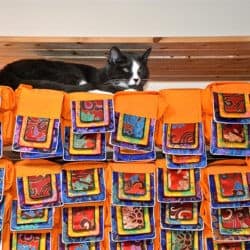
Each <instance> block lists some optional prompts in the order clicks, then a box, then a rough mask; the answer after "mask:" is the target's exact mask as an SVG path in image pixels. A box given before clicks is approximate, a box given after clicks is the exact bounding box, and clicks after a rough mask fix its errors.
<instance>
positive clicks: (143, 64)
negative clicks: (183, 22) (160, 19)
mask: <svg viewBox="0 0 250 250" xmlns="http://www.w3.org/2000/svg"><path fill="white" fill-rule="evenodd" d="M150 52H151V48H149V49H147V50H146V51H145V52H144V53H143V54H142V55H138V54H135V53H125V52H121V51H120V50H119V49H118V48H117V47H112V48H111V49H110V51H109V54H108V60H107V64H106V65H105V67H104V68H101V69H97V68H95V67H92V66H90V65H84V64H75V63H68V62H62V61H49V60H44V59H23V60H19V61H15V62H13V63H10V64H8V65H6V66H5V67H4V68H3V69H2V70H1V71H0V85H8V86H10V87H12V88H13V89H16V88H17V87H18V85H19V84H20V83H27V84H30V85H32V86H33V87H34V88H46V89H56V90H63V91H66V92H74V91H93V90H99V91H102V92H111V93H115V92H117V91H121V90H129V89H134V90H143V87H144V85H145V83H146V81H147V79H148V77H149V70H148V67H147V60H148V56H149V54H150Z"/></svg>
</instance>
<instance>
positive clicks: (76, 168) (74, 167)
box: [62, 162, 111, 249]
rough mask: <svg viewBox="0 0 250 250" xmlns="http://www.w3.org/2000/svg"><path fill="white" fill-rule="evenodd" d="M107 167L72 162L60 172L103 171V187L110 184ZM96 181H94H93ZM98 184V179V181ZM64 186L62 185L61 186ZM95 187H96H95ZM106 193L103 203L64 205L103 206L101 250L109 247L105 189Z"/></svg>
mask: <svg viewBox="0 0 250 250" xmlns="http://www.w3.org/2000/svg"><path fill="white" fill-rule="evenodd" d="M107 167H108V165H107V164H106V163H102V162H101V163H97V162H89V163H84V162H72V163H66V164H64V165H63V166H62V170H65V171H80V170H90V169H103V171H104V181H105V182H106V183H105V186H106V185H107V183H111V180H110V176H109V174H108V171H107ZM95 181H96V180H95ZM98 182H100V179H99V180H98ZM63 185H64V184H63ZM95 187H96V185H95ZM105 192H106V199H105V200H104V201H96V202H95V201H88V202H83V203H72V204H64V207H68V208H70V207H83V206H103V211H104V228H105V230H104V240H103V241H101V242H100V244H101V249H108V247H107V248H105V247H104V246H109V235H108V232H109V228H110V215H109V213H110V211H109V210H110V194H109V193H108V191H107V189H105Z"/></svg>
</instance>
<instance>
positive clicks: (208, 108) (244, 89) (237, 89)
mask: <svg viewBox="0 0 250 250" xmlns="http://www.w3.org/2000/svg"><path fill="white" fill-rule="evenodd" d="M213 92H217V93H227V94H230V93H231V94H235V93H239V94H243V93H246V94H249V93H250V84H249V83H248V82H214V83H211V84H209V85H208V86H207V87H206V89H205V90H204V91H203V96H202V111H203V120H204V126H205V131H204V132H205V137H206V140H207V141H208V142H210V140H211V122H212V119H213Z"/></svg>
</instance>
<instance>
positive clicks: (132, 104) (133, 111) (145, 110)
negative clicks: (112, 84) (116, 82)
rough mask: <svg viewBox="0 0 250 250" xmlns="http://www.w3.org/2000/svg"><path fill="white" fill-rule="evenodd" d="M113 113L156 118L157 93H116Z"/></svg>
mask: <svg viewBox="0 0 250 250" xmlns="http://www.w3.org/2000/svg"><path fill="white" fill-rule="evenodd" d="M114 101H115V112H119V113H121V114H129V115H136V116H142V117H146V118H153V119H157V118H158V92H156V91H144V92H118V93H116V94H115V96H114Z"/></svg>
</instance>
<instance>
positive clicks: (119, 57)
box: [108, 47, 124, 64]
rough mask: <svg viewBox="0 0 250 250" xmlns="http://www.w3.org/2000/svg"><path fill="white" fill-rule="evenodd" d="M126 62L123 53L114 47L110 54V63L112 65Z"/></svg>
mask: <svg viewBox="0 0 250 250" xmlns="http://www.w3.org/2000/svg"><path fill="white" fill-rule="evenodd" d="M123 60H124V56H123V54H122V52H121V51H120V50H119V49H118V48H117V47H112V48H111V49H110V51H109V54H108V62H109V63H110V64H115V63H119V62H122V61H123Z"/></svg>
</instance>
